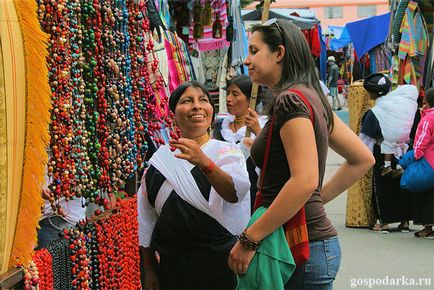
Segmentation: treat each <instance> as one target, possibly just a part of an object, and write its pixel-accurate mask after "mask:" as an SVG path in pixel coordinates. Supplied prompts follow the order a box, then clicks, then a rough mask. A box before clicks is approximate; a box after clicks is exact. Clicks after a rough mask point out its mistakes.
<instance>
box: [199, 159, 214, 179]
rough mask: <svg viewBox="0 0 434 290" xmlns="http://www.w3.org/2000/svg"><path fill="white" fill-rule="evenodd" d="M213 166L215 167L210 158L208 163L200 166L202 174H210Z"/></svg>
mask: <svg viewBox="0 0 434 290" xmlns="http://www.w3.org/2000/svg"><path fill="white" fill-rule="evenodd" d="M215 167H216V165H215V163H214V162H212V160H211V159H210V160H209V165H208V166H207V167H205V168H201V170H202V172H203V174H205V175H210V174H211V173H212V172H213V171H214V169H215Z"/></svg>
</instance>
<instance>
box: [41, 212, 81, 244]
mask: <svg viewBox="0 0 434 290" xmlns="http://www.w3.org/2000/svg"><path fill="white" fill-rule="evenodd" d="M39 226H40V227H41V228H40V229H38V245H37V247H36V250H40V249H42V248H46V247H47V246H48V245H49V244H50V243H51V242H52V241H54V240H57V239H58V238H59V237H60V234H61V233H62V232H63V230H64V229H68V228H72V227H74V225H73V224H70V223H68V222H67V221H66V220H64V219H63V218H61V217H60V216H50V217H46V218H44V219H42V220H40V221H39Z"/></svg>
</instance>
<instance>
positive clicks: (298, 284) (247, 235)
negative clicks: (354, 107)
mask: <svg viewBox="0 0 434 290" xmlns="http://www.w3.org/2000/svg"><path fill="white" fill-rule="evenodd" d="M244 64H245V65H246V66H247V67H248V69H249V75H250V76H251V78H252V80H253V82H255V83H258V84H260V85H265V86H268V87H269V88H271V89H272V91H273V100H272V102H271V105H270V108H269V112H268V115H269V121H268V122H267V123H266V125H265V127H264V128H263V129H262V130H261V132H260V133H259V135H258V136H257V137H256V139H255V141H254V142H253V145H252V148H251V156H252V159H253V161H254V162H255V164H256V165H257V166H258V167H260V168H262V167H263V164H264V159H265V156H264V155H265V151H266V143H267V138H268V135H269V131H270V127H271V128H272V132H271V134H270V136H271V145H270V147H269V153H268V157H267V158H268V162H267V164H266V168H265V169H266V171H265V176H264V179H263V183H262V199H263V201H262V206H264V207H265V208H267V210H266V211H265V213H264V214H263V215H262V216H261V217H259V218H258V219H257V220H256V222H254V223H253V224H251V225H250V226H249V227H248V228H247V229H246V230H245V232H244V235H243V237H242V238H243V239H240V240H239V241H238V242H237V243H236V244H235V246H234V247H233V249H232V250H231V253H230V256H229V261H228V263H229V266H230V268H231V269H232V270H233V271H234V272H235V273H237V274H241V275H242V274H245V273H246V272H247V270H248V267H249V264H250V262H251V260H252V259H253V257H254V255H255V250H251V249H249V247H248V245H258V244H259V243H260V242H261V241H262V240H263V239H265V238H266V237H267V236H269V235H270V234H271V233H273V232H274V231H275V230H276V229H278V228H279V227H281V226H282V225H283V224H285V223H286V222H287V221H288V220H290V219H291V218H292V217H293V216H294V215H295V214H296V213H297V212H298V211H299V210H300V209H301V208H302V207H303V206H304V207H305V211H306V223H307V231H308V238H309V249H310V256H309V259H308V260H307V261H305V262H304V263H303V264H300V265H297V268H296V270H295V272H294V273H293V275H292V277H291V278H290V280H289V282H288V283H287V284H286V287H287V289H332V287H333V281H334V279H335V277H336V273H337V271H338V269H339V264H340V257H341V253H340V246H339V240H338V238H337V232H336V230H335V228H334V227H333V225H332V224H331V222H330V220H329V219H328V218H327V216H326V213H325V210H324V204H325V203H327V202H329V201H331V200H332V199H334V198H335V197H336V196H338V195H339V194H340V193H342V192H343V191H345V190H346V189H347V188H348V187H349V186H350V185H352V184H353V183H354V182H356V181H357V180H358V179H359V178H360V177H361V176H363V175H364V174H365V172H366V171H368V170H369V168H371V167H372V165H373V164H374V158H373V157H372V154H371V152H370V151H369V149H368V148H367V147H366V146H365V145H364V144H363V143H362V142H361V141H360V140H359V138H358V137H357V136H356V134H354V133H353V132H352V131H351V130H350V129H349V128H348V127H347V126H346V125H345V124H344V123H343V122H342V121H341V120H340V119H339V118H338V117H337V116H336V115H335V114H334V113H333V112H332V110H331V108H330V105H329V104H328V102H327V99H326V97H325V95H324V93H323V92H322V90H321V88H320V82H319V79H318V75H317V73H316V68H315V64H314V60H313V58H312V55H311V53H310V50H309V46H308V45H307V42H306V40H305V38H304V35H303V33H302V32H301V31H300V29H299V28H298V27H296V26H295V25H294V24H292V23H290V22H289V21H286V20H275V19H272V20H269V21H268V22H266V23H265V24H263V25H259V26H256V27H254V28H253V33H252V35H251V37H250V39H249V54H248V56H247V58H246V60H245V62H244ZM290 90H291V91H290ZM310 109H312V112H313V116H312V113H311V110H310ZM312 120H313V121H312ZM328 147H330V148H332V149H333V150H334V151H336V152H337V153H338V154H339V155H341V156H342V157H343V158H344V159H345V160H346V161H345V162H344V163H343V164H342V165H341V167H340V168H339V169H338V171H337V172H336V174H335V175H334V176H333V177H332V178H331V179H330V180H329V181H328V182H327V183H326V184H324V185H323V178H324V173H325V167H326V158H327V151H328ZM262 169H263V170H264V168H262ZM246 239H247V242H246ZM250 248H251V247H250ZM293 255H294V253H293ZM285 282H286V281H284V283H285Z"/></svg>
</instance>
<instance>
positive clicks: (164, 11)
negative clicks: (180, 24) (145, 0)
mask: <svg viewBox="0 0 434 290" xmlns="http://www.w3.org/2000/svg"><path fill="white" fill-rule="evenodd" d="M154 3H155V7H156V9H157V11H158V14H159V15H160V19H161V21H162V22H163V25H164V27H166V28H169V27H170V23H171V19H170V11H169V4H168V3H167V0H154Z"/></svg>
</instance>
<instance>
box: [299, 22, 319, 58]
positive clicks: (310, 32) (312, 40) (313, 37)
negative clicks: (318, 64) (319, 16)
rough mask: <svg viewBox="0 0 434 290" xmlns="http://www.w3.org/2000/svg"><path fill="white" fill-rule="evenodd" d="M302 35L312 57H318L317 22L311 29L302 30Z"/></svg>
mask: <svg viewBox="0 0 434 290" xmlns="http://www.w3.org/2000/svg"><path fill="white" fill-rule="evenodd" d="M302 32H303V34H304V37H305V38H306V41H307V43H308V45H309V48H310V53H311V54H312V55H313V56H314V57H319V56H320V54H321V43H320V39H319V37H320V36H319V33H318V24H315V25H314V26H313V27H312V28H311V29H305V30H302Z"/></svg>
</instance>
